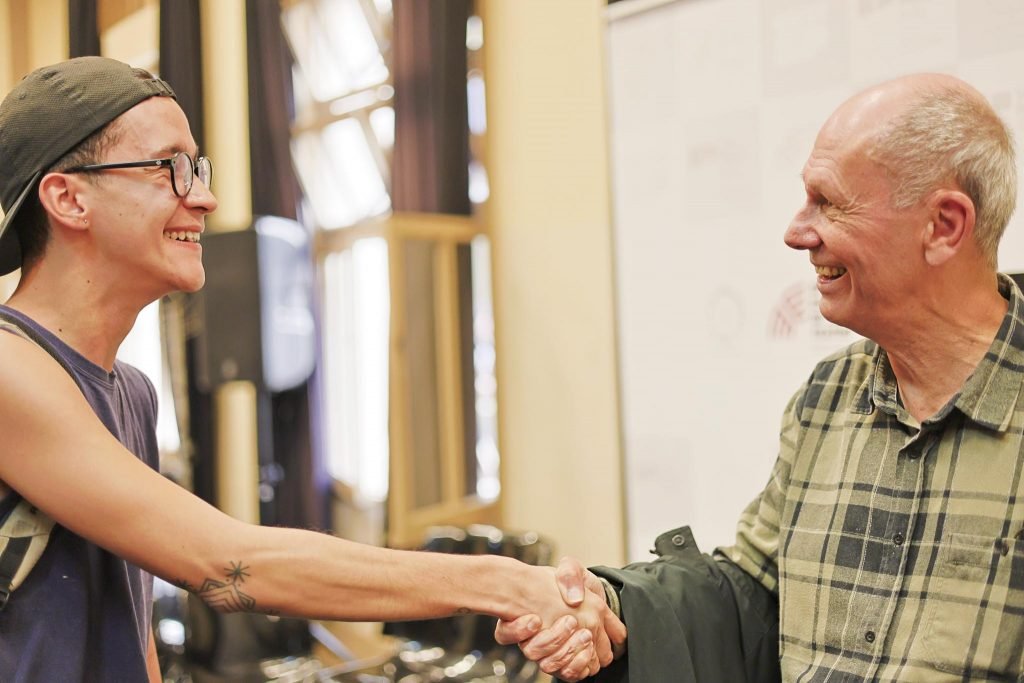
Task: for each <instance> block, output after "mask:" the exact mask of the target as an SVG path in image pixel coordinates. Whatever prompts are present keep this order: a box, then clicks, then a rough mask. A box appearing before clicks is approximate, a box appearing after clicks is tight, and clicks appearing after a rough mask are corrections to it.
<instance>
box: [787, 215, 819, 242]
mask: <svg viewBox="0 0 1024 683" xmlns="http://www.w3.org/2000/svg"><path fill="white" fill-rule="evenodd" d="M806 214H807V211H806V210H803V211H801V212H800V213H798V214H797V215H795V216H793V220H792V221H790V223H789V227H788V228H786V233H785V235H783V240H785V242H786V246H787V247H789V248H790V249H797V250H804V249H814V248H816V247H818V246H820V245H821V237H819V236H818V231H817V230H815V229H814V224H813V223H812V221H811V220H809V217H808V216H807V215H806Z"/></svg>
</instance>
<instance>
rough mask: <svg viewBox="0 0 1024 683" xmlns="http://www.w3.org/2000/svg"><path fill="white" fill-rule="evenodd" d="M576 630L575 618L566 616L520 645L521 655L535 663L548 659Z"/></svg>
mask: <svg viewBox="0 0 1024 683" xmlns="http://www.w3.org/2000/svg"><path fill="white" fill-rule="evenodd" d="M577 628H578V627H577V624H576V617H574V616H573V615H571V614H566V615H565V616H563V617H560V618H559V619H558V620H556V621H555V623H554V624H552V625H551V626H550V627H549V628H546V629H544V630H543V631H541V632H540V633H538V634H537V635H535V636H534V637H533V638H531V639H530V642H528V643H526V644H524V645H522V646H521V648H522V650H523V654H524V655H526V656H527V657H528V658H529V659H532V660H533V661H535V662H537V661H540V660H541V659H544V658H545V657H549V656H551V655H553V654H554V653H556V652H558V651H559V650H560V649H561V648H562V647H563V646H564V645H565V643H566V642H567V641H568V640H569V638H571V637H572V634H573V633H575V632H576V630H577ZM588 633H589V631H588Z"/></svg>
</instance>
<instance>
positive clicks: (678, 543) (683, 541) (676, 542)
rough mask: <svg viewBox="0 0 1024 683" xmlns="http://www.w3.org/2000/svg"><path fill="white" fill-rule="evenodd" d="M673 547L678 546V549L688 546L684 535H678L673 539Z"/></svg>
mask: <svg viewBox="0 0 1024 683" xmlns="http://www.w3.org/2000/svg"><path fill="white" fill-rule="evenodd" d="M672 545H674V546H676V547H677V548H682V547H683V546H684V545H686V539H685V538H683V535H682V534H676V535H675V536H673V537H672Z"/></svg>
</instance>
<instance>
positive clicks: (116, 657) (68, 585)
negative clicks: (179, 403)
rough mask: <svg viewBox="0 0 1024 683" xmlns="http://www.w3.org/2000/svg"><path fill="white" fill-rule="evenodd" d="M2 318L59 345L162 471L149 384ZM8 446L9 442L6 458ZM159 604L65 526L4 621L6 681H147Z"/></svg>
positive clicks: (106, 414) (126, 434) (115, 422)
mask: <svg viewBox="0 0 1024 683" xmlns="http://www.w3.org/2000/svg"><path fill="white" fill-rule="evenodd" d="M0 310H3V312H4V313H6V314H8V315H9V316H10V317H14V318H17V319H18V320H19V321H21V322H22V323H24V325H25V326H27V327H29V328H31V329H32V330H34V331H36V332H37V333H38V334H39V335H41V336H42V337H43V338H44V339H45V340H46V341H48V342H49V343H50V344H51V346H52V347H53V348H54V349H55V350H56V352H57V355H59V356H60V357H61V358H63V359H64V360H65V362H66V364H67V365H68V366H69V367H70V368H71V369H72V371H73V373H74V374H75V378H76V379H77V380H78V383H79V385H81V387H82V390H83V393H84V395H85V398H86V400H87V401H88V402H89V405H91V406H92V409H93V410H94V411H95V412H96V416H97V417H98V418H99V419H100V421H101V422H103V424H104V425H106V427H107V429H108V430H110V433H111V434H113V435H114V437H116V438H117V440H118V441H120V442H121V443H122V444H124V446H125V447H126V448H127V449H128V450H129V451H131V452H132V453H134V454H135V455H136V456H137V457H138V458H139V459H140V460H142V461H143V462H145V463H146V464H147V465H149V466H150V467H152V468H154V469H156V468H157V467H158V464H159V450H158V448H157V441H156V392H155V391H154V390H153V386H152V384H150V382H149V380H148V379H147V378H146V376H145V375H143V374H142V373H141V372H140V371H139V370H137V369H135V368H133V367H132V366H130V365H127V364H125V363H121V362H120V361H118V362H116V363H115V365H114V371H113V372H110V373H108V372H107V371H106V370H104V369H103V368H101V367H99V366H97V365H95V364H93V363H92V362H90V361H88V360H86V359H85V358H84V357H83V356H81V355H80V354H79V353H78V352H77V351H75V350H74V349H72V348H71V347H70V346H68V345H67V344H64V343H63V342H62V341H61V340H60V339H58V338H57V337H56V336H54V335H53V334H51V333H50V332H49V331H48V330H46V329H45V328H43V327H42V326H40V325H38V324H37V323H35V322H34V321H33V320H31V319H30V318H28V317H27V316H25V315H23V314H21V313H19V312H17V311H15V310H13V309H11V308H8V307H6V306H0ZM2 362H4V359H3V358H0V363H2ZM3 390H4V391H16V390H17V389H16V388H11V387H4V389H3ZM53 419H54V420H59V419H60V416H59V415H54V416H53ZM3 442H4V439H3V436H2V435H0V450H2V449H3V447H4V443H3ZM70 455H71V457H75V458H88V457H89V454H88V453H72V454H70ZM4 457H11V454H7V453H5V454H4ZM94 476H96V477H102V476H103V472H99V471H97V472H95V473H94ZM87 485H88V482H83V486H87ZM140 512H141V511H140ZM152 594H153V580H152V577H151V576H150V575H149V574H147V573H146V572H144V571H142V570H141V569H139V568H138V567H136V566H135V565H133V564H130V563H128V562H126V561H124V560H122V559H120V558H119V557H116V556H115V555H111V554H110V553H108V552H106V551H105V550H103V549H101V548H99V547H97V546H95V545H93V544H92V543H90V542H88V541H86V540H85V539H84V538H82V537H80V536H77V535H76V534H73V533H71V532H70V531H68V530H67V529H65V528H63V527H61V526H59V525H58V526H55V527H54V530H53V533H52V534H51V536H50V543H49V545H48V546H47V547H46V550H45V552H44V553H43V555H42V557H40V559H39V562H38V563H37V564H36V566H35V567H34V568H33V569H32V573H31V574H30V575H29V576H28V578H27V579H26V580H25V583H23V584H22V585H21V586H20V587H19V588H18V589H17V590H16V591H14V592H13V593H12V594H11V599H10V602H9V603H8V604H7V607H6V608H5V609H4V610H3V612H0V681H4V682H5V683H6V682H11V683H21V682H25V683H28V682H30V681H145V680H147V673H146V651H147V646H148V639H149V629H150V621H151V618H152Z"/></svg>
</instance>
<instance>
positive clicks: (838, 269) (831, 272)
mask: <svg viewBox="0 0 1024 683" xmlns="http://www.w3.org/2000/svg"><path fill="white" fill-rule="evenodd" d="M814 272H815V273H817V274H818V277H819V278H823V279H825V280H836V279H838V278H840V277H842V276H843V275H845V274H846V268H843V267H842V266H814Z"/></svg>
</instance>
